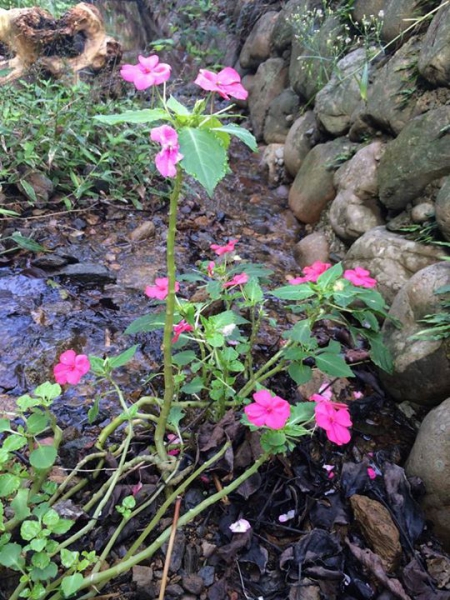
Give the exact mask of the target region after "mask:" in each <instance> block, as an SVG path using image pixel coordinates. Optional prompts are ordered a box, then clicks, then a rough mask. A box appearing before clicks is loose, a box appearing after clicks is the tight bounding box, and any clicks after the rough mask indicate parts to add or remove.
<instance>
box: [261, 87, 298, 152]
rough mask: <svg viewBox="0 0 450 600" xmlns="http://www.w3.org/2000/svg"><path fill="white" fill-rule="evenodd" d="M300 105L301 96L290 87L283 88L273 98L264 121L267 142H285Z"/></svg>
mask: <svg viewBox="0 0 450 600" xmlns="http://www.w3.org/2000/svg"><path fill="white" fill-rule="evenodd" d="M299 106H300V99H299V97H298V96H297V94H296V93H295V92H294V91H292V90H290V89H287V90H283V91H282V92H281V94H280V95H279V96H277V97H276V98H275V99H274V100H273V102H272V103H271V105H270V107H269V111H268V113H267V117H266V120H265V123H264V141H265V142H266V144H273V143H278V144H280V143H284V142H285V140H286V137H287V134H288V133H289V129H290V128H291V126H292V123H293V122H294V120H295V118H296V116H297V113H298V109H299Z"/></svg>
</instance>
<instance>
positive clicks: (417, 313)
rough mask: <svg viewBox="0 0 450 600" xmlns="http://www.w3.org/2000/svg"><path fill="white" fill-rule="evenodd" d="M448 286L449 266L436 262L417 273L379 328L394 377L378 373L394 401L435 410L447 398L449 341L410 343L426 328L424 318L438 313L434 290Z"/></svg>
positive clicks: (398, 296) (396, 299)
mask: <svg viewBox="0 0 450 600" xmlns="http://www.w3.org/2000/svg"><path fill="white" fill-rule="evenodd" d="M449 284H450V263H448V262H439V263H436V264H434V265H431V266H429V267H427V268H425V269H422V270H420V271H418V272H417V273H416V274H415V275H413V276H412V277H411V279H410V280H409V281H408V282H407V283H406V284H405V285H404V286H403V287H402V289H401V290H400V292H399V293H398V294H397V296H396V297H395V300H394V302H393V303H392V306H391V309H390V311H389V315H390V316H391V317H393V318H394V319H397V320H398V321H399V323H400V327H397V326H396V324H395V323H393V322H391V321H390V320H388V319H387V320H386V322H385V323H384V325H383V328H382V332H383V340H384V343H385V344H386V346H387V348H388V349H389V350H390V352H391V354H392V356H393V359H394V373H393V374H392V375H389V374H387V373H381V374H380V375H381V379H382V381H383V383H384V385H385V386H386V388H387V389H388V390H389V393H390V394H391V395H392V396H393V397H394V398H395V399H396V400H398V401H400V402H401V401H404V400H407V401H409V402H413V403H415V404H420V405H421V406H437V405H438V404H440V403H441V402H442V401H443V400H445V398H448V397H449V396H450V359H449V351H450V338H447V339H444V340H435V341H433V340H427V339H422V338H420V339H414V336H415V335H416V334H417V333H418V332H419V331H422V330H424V329H425V328H426V325H425V324H424V323H419V321H420V320H421V319H423V318H424V317H425V316H426V315H429V314H434V313H436V312H442V310H443V309H442V306H441V305H440V299H439V298H440V295H437V294H435V293H434V292H435V290H437V289H438V288H440V287H442V286H444V285H449Z"/></svg>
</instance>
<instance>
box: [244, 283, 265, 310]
mask: <svg viewBox="0 0 450 600" xmlns="http://www.w3.org/2000/svg"><path fill="white" fill-rule="evenodd" d="M244 294H245V297H246V299H247V302H248V303H249V304H250V305H251V306H254V305H255V304H258V303H259V302H262V301H263V300H264V293H263V291H262V288H261V286H260V285H259V283H258V282H257V281H256V280H255V279H250V281H249V282H248V283H246V284H245V285H244Z"/></svg>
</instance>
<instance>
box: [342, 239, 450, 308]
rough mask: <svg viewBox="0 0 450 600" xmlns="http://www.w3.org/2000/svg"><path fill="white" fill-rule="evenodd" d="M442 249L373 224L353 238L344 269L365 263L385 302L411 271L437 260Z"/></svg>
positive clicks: (392, 295)
mask: <svg viewBox="0 0 450 600" xmlns="http://www.w3.org/2000/svg"><path fill="white" fill-rule="evenodd" d="M442 254H443V251H442V249H440V248H437V247H436V246H426V245H425V244H419V243H418V242H413V241H411V240H408V239H406V238H405V237H403V236H401V235H398V234H397V233H393V232H391V231H387V230H386V228H385V227H374V228H373V229H371V230H370V231H368V232H367V233H365V234H364V235H362V236H361V237H360V238H358V239H357V240H356V242H354V244H353V245H352V246H351V248H350V250H349V251H348V252H347V254H346V256H345V259H344V264H345V268H346V269H354V268H355V267H358V266H359V267H364V268H365V269H368V270H369V271H370V273H371V274H372V277H375V279H376V280H377V281H378V290H379V291H380V292H381V294H383V296H384V298H385V299H386V300H387V301H388V302H392V301H393V299H394V298H395V296H396V294H397V292H398V291H399V290H400V289H401V288H402V286H403V285H404V284H405V283H406V282H407V281H408V280H409V279H410V278H411V276H412V275H414V273H417V271H420V270H421V269H424V268H425V267H428V266H430V265H432V264H434V263H436V262H438V261H439V260H440V257H441V256H442Z"/></svg>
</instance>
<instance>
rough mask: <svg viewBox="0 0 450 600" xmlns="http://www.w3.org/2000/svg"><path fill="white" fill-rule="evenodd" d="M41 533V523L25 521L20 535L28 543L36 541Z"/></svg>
mask: <svg viewBox="0 0 450 600" xmlns="http://www.w3.org/2000/svg"><path fill="white" fill-rule="evenodd" d="M40 533H41V524H40V523H39V521H24V522H23V523H22V525H21V526H20V535H21V537H22V539H23V540H26V541H27V542H29V541H30V540H34V538H36V537H38V535H39V534H40Z"/></svg>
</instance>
